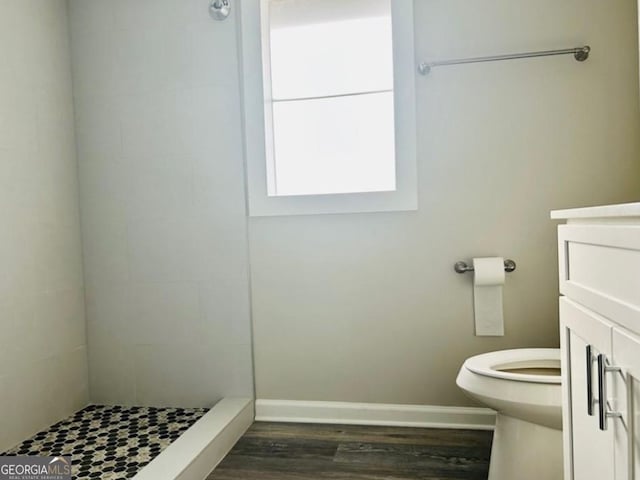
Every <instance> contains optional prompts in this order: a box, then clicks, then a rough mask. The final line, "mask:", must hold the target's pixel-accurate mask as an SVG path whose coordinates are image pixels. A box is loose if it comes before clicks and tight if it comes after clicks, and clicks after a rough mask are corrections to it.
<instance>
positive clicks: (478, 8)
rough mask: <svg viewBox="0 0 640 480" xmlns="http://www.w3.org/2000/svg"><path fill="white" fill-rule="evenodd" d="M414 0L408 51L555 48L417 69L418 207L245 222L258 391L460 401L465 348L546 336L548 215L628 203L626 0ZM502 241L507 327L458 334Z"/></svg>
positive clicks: (629, 42) (467, 328)
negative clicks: (470, 270)
mask: <svg viewBox="0 0 640 480" xmlns="http://www.w3.org/2000/svg"><path fill="white" fill-rule="evenodd" d="M614 3H615V5H612V4H611V3H610V2H601V1H600V0H568V1H564V2H557V1H554V0H539V1H536V2H513V1H511V0H485V1H483V2H469V1H466V0H418V1H416V2H415V9H416V17H415V26H416V28H415V29H416V42H417V44H416V50H417V55H418V57H419V59H446V58H455V57H465V56H474V55H487V54H493V53H507V52H518V51H527V50H544V49H552V48H566V47H569V46H574V45H582V44H585V43H588V44H590V45H591V46H592V49H593V50H592V55H591V57H590V59H589V60H588V61H587V62H586V63H584V64H579V63H577V62H575V61H573V60H572V59H571V58H570V57H566V56H565V57H555V58H544V59H532V60H520V61H511V62H501V63H491V64H478V65H467V66H458V67H448V68H438V69H434V70H433V72H432V74H431V75H430V76H429V77H427V78H423V77H417V78H416V82H417V88H418V104H417V111H418V137H419V138H418V162H419V196H420V205H419V210H418V211H417V212H409V213H407V212H402V213H384V214H359V215H334V216H330V215H319V216H307V217H280V218H252V219H250V250H251V262H252V264H251V278H252V292H253V297H252V302H253V322H254V343H255V363H256V390H257V392H256V393H257V397H258V398H266V399H293V400H339V401H357V402H388V403H411V404H433V405H464V404H468V403H469V400H467V399H466V398H465V397H464V396H463V395H462V393H461V392H460V390H459V389H458V388H457V387H456V385H455V377H456V373H457V370H458V368H459V366H460V365H461V363H462V362H463V360H464V359H465V358H466V357H468V356H470V355H472V354H475V353H479V352H485V351H490V350H496V349H503V348H512V347H524V346H537V347H543V346H557V345H558V316H557V295H558V294H557V291H558V289H557V273H556V272H557V266H556V261H557V260H556V241H555V224H554V223H552V222H551V221H550V220H549V211H550V210H551V209H554V208H565V207H572V206H580V205H591V204H602V203H613V202H623V201H634V200H635V201H637V200H640V161H639V159H640V146H639V142H638V140H639V139H640V122H639V114H638V113H639V112H638V75H637V72H638V64H637V31H636V28H637V27H636V6H635V3H636V2H635V0H621V1H617V2H614ZM488 255H500V256H505V257H510V258H513V259H514V260H515V261H516V262H517V264H518V269H517V271H516V272H514V273H513V274H509V275H508V276H507V277H508V278H507V284H506V286H505V288H504V299H505V300H504V302H505V304H504V308H505V318H506V327H505V330H506V335H505V336H504V337H503V338H479V337H475V336H474V330H473V311H472V289H471V281H472V277H471V275H458V274H456V273H454V272H453V264H454V263H455V262H456V261H457V260H468V259H470V258H471V257H474V256H488Z"/></svg>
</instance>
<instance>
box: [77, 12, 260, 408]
mask: <svg viewBox="0 0 640 480" xmlns="http://www.w3.org/2000/svg"><path fill="white" fill-rule="evenodd" d="M69 5H70V22H71V38H72V59H73V86H74V97H75V108H76V129H77V137H78V142H77V144H78V161H79V171H80V199H81V211H82V215H81V218H82V234H83V246H84V265H85V282H86V290H87V328H88V341H89V366H90V386H91V389H90V390H91V400H92V401H94V402H100V403H103V402H104V403H121V404H136V405H155V406H163V405H169V406H184V407H199V406H211V405H212V404H213V403H215V402H216V401H217V400H218V399H220V398H221V397H223V396H232V395H241V396H250V395H252V390H253V386H252V371H251V346H250V320H249V287H248V254H247V227H246V217H245V200H244V182H243V158H242V143H241V137H240V117H239V115H240V112H239V108H238V105H239V87H238V73H237V56H236V50H235V44H234V43H233V42H229V41H228V40H229V39H230V38H231V39H233V38H234V35H235V34H234V22H235V19H230V20H229V21H227V22H214V21H213V20H212V19H211V18H210V17H209V16H208V13H207V5H208V3H207V2H203V1H200V0H135V1H130V0H109V1H94V0H71V1H70V2H69Z"/></svg>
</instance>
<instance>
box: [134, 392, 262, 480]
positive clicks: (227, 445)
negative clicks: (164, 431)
mask: <svg viewBox="0 0 640 480" xmlns="http://www.w3.org/2000/svg"><path fill="white" fill-rule="evenodd" d="M253 418H254V410H253V400H252V399H249V398H223V399H222V400H220V401H219V402H218V403H217V404H216V405H215V406H214V407H213V408H212V409H211V410H209V412H207V413H206V414H205V415H204V416H203V417H202V418H201V419H200V420H198V421H197V422H196V423H194V424H193V425H192V426H191V427H190V428H189V429H188V430H187V431H186V432H184V433H183V434H182V435H180V437H178V438H177V439H176V440H175V441H174V442H173V443H172V444H171V445H169V446H168V447H167V448H166V449H165V450H164V451H163V452H162V453H161V454H160V455H158V456H157V457H156V458H154V459H153V460H152V461H151V462H150V463H149V465H147V466H146V467H144V468H143V469H142V470H140V472H138V474H137V475H135V476H134V477H133V478H134V480H202V479H203V478H206V477H207V475H209V473H211V471H213V469H214V468H215V467H217V466H218V464H219V463H220V462H221V461H222V459H223V458H224V457H225V456H226V455H227V453H229V451H230V450H231V449H232V448H233V446H234V445H235V444H236V442H237V441H238V440H239V439H240V437H242V435H244V433H245V432H246V431H247V429H248V428H249V427H250V426H251V424H252V423H253Z"/></svg>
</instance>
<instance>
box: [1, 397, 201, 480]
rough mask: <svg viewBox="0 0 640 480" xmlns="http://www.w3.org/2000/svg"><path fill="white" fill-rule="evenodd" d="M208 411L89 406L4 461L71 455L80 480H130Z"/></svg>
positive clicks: (75, 471)
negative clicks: (16, 456)
mask: <svg viewBox="0 0 640 480" xmlns="http://www.w3.org/2000/svg"><path fill="white" fill-rule="evenodd" d="M207 411H208V409H206V408H153V407H118V406H102V405H90V406H88V407H86V408H84V409H83V410H80V411H79V412H77V413H76V414H74V415H73V416H71V417H69V418H67V419H66V420H62V421H61V422H58V423H56V424H55V425H53V426H52V427H50V428H48V429H47V430H44V431H42V432H39V433H37V434H36V435H34V436H33V437H31V438H30V439H28V440H25V441H24V442H22V443H21V444H20V445H18V446H16V447H14V448H12V449H11V450H9V451H7V452H6V453H4V454H3V455H21V456H22V455H25V456H26V455H39V456H66V455H69V456H71V460H72V473H73V478H74V479H77V480H84V479H95V478H99V479H101V480H120V479H127V478H132V477H133V476H134V475H135V474H136V473H138V471H140V470H141V469H142V467H144V466H145V465H146V464H148V463H149V462H150V461H151V460H153V458H154V457H156V456H157V455H158V454H159V453H160V452H161V451H162V450H164V449H165V448H166V447H167V446H168V445H169V444H170V443H172V442H173V441H174V440H175V439H177V438H178V437H179V436H180V435H182V434H183V433H184V432H185V431H186V430H187V429H188V428H189V427H190V426H191V425H193V424H194V423H195V422H196V421H198V420H199V419H200V418H201V417H202V416H203V415H204V414H205V413H207Z"/></svg>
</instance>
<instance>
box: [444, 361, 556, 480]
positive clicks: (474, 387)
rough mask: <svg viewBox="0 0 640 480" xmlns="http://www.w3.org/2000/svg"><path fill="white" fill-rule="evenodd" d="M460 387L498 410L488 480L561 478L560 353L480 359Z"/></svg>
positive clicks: (468, 367)
mask: <svg viewBox="0 0 640 480" xmlns="http://www.w3.org/2000/svg"><path fill="white" fill-rule="evenodd" d="M456 383H457V384H458V386H459V387H460V388H461V389H462V390H464V391H465V392H466V393H468V394H469V395H470V396H471V397H473V398H475V399H476V400H478V401H480V402H482V403H483V404H485V405H486V406H488V407H489V408H492V409H494V410H496V411H497V417H496V428H495V432H494V435H493V445H492V447H491V464H490V467H489V480H514V479H518V480H534V479H535V480H541V479H544V480H562V477H563V474H562V405H561V395H562V394H561V391H560V350H559V349H555V348H522V349H515V350H502V351H499V352H490V353H485V354H482V355H476V356H475V357H471V358H469V359H467V360H466V361H465V362H464V365H463V366H462V368H460V373H458V378H457V379H456Z"/></svg>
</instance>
